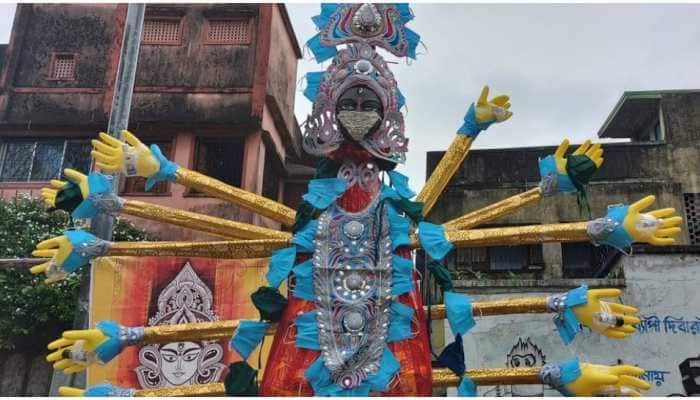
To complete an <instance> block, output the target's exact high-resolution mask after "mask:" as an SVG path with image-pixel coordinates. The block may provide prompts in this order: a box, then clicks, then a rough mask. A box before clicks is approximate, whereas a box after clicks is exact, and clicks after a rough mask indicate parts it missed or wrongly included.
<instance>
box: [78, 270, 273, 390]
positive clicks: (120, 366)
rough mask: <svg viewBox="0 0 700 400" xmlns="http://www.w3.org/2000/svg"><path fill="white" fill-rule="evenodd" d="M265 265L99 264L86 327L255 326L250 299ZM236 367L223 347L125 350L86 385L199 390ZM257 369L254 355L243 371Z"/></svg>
mask: <svg viewBox="0 0 700 400" xmlns="http://www.w3.org/2000/svg"><path fill="white" fill-rule="evenodd" d="M267 264H268V259H255V260H217V259H209V258H181V257H139V258H135V257H105V258H101V259H98V260H97V261H96V262H95V263H94V265H93V269H92V271H93V273H92V282H91V294H90V326H91V327H94V326H95V324H96V323H97V322H99V321H101V320H112V321H116V322H118V323H120V324H122V325H124V326H154V325H171V324H182V323H191V322H206V321H216V320H230V319H258V318H259V315H258V312H257V310H256V309H255V307H254V306H253V304H252V302H251V300H250V295H251V293H253V292H254V291H255V290H257V288H258V287H259V286H261V285H263V284H265V272H266V271H267ZM271 342H272V340H265V343H266V344H267V345H269V344H270V343H271ZM266 353H267V346H265V347H264V349H263V355H266ZM264 358H265V357H263V360H262V365H264V361H265V360H264ZM239 360H240V357H239V356H238V354H237V353H236V352H235V351H231V350H230V349H229V346H228V341H227V340H221V341H218V342H212V341H202V342H177V343H167V344H154V345H145V346H142V347H141V348H137V347H129V348H127V349H125V350H124V351H123V352H122V354H121V355H120V356H118V357H117V358H115V359H114V360H112V361H111V362H110V363H108V364H107V365H104V366H102V365H93V366H90V368H88V377H87V380H88V385H94V384H99V383H104V382H106V381H109V382H112V383H114V384H116V385H119V386H122V387H128V388H134V389H154V388H161V387H172V386H180V385H193V384H205V383H212V382H220V381H222V380H223V378H224V377H225V376H226V372H227V368H228V365H229V364H230V363H232V362H235V361H239ZM257 361H258V352H257V351H256V352H255V353H253V354H252V355H251V357H250V359H249V363H250V364H251V366H253V367H254V368H257Z"/></svg>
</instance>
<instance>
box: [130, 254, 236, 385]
mask: <svg viewBox="0 0 700 400" xmlns="http://www.w3.org/2000/svg"><path fill="white" fill-rule="evenodd" d="M213 300H214V299H213V295H212V291H211V290H210V289H209V287H207V285H206V284H205V283H204V282H203V281H202V280H201V279H200V278H199V276H197V274H196V273H195V271H194V269H192V266H191V265H190V263H189V262H187V263H186V264H185V265H184V267H183V268H182V270H180V272H179V273H178V274H177V276H176V277H175V279H173V281H172V282H170V283H169V284H168V285H167V286H166V287H165V288H164V289H163V290H162V291H161V292H160V294H159V295H158V303H157V306H158V307H157V312H156V313H155V315H152V316H151V318H149V320H148V325H149V326H154V325H176V324H185V323H192V322H207V321H216V320H218V316H217V315H216V314H215V313H214V310H213V307H212V306H213ZM223 356H224V350H223V348H222V347H221V345H220V344H218V343H216V342H211V341H202V342H176V343H168V344H165V345H159V344H153V345H148V346H144V347H142V348H141V350H140V351H139V363H140V364H141V365H140V366H139V367H137V368H136V369H135V372H136V375H137V377H138V380H139V383H140V384H141V387H142V388H144V389H154V388H161V387H172V386H180V385H196V384H205V383H212V382H217V381H218V380H219V378H220V377H221V374H222V372H223V371H224V367H225V365H224V364H222V363H221V362H220V361H221V360H222V358H223Z"/></svg>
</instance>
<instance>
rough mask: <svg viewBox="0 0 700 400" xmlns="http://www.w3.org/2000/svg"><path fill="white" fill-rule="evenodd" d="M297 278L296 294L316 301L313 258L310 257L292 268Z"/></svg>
mask: <svg viewBox="0 0 700 400" xmlns="http://www.w3.org/2000/svg"><path fill="white" fill-rule="evenodd" d="M292 271H293V272H294V276H295V278H296V286H294V291H293V293H294V296H295V297H296V298H298V299H302V300H308V301H314V272H313V260H311V259H309V260H306V261H304V262H303V263H301V264H298V265H297V266H295V267H294V268H292Z"/></svg>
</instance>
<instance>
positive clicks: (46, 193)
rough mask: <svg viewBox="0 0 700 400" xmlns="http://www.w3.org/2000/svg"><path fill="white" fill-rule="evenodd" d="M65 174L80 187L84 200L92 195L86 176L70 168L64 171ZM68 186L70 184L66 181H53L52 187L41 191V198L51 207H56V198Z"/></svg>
mask: <svg viewBox="0 0 700 400" xmlns="http://www.w3.org/2000/svg"><path fill="white" fill-rule="evenodd" d="M63 174H64V175H65V176H66V179H68V180H69V181H71V182H73V183H75V184H77V185H78V187H80V194H81V195H82V196H83V199H86V198H87V197H88V196H89V195H90V187H89V186H88V179H87V176H86V175H85V174H82V173H80V172H78V171H76V170H74V169H70V168H66V169H65V170H63ZM67 184H68V182H66V181H59V180H57V179H52V180H51V186H52V187H50V188H42V189H41V196H42V197H43V198H44V202H46V204H48V205H49V207H56V196H57V195H58V191H59V190H60V189H62V188H63V187H64V186H66V185H67Z"/></svg>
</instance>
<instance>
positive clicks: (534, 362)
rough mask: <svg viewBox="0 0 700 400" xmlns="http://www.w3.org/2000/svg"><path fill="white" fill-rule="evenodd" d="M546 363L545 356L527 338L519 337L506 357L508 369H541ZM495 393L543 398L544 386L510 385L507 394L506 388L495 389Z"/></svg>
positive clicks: (498, 394)
mask: <svg viewBox="0 0 700 400" xmlns="http://www.w3.org/2000/svg"><path fill="white" fill-rule="evenodd" d="M546 363H547V358H546V356H545V355H544V353H543V352H542V350H541V349H540V348H539V346H537V345H535V344H534V343H532V340H531V339H530V338H529V337H528V338H525V339H523V338H521V337H519V338H518V341H517V342H516V343H515V345H513V347H512V348H511V349H510V351H509V352H508V355H507V356H506V367H508V368H527V367H541V366H543V365H545V364H546ZM496 392H497V393H496V395H497V396H502V395H507V394H510V395H511V396H513V397H516V396H517V397H528V396H543V395H544V385H511V386H510V393H507V388H503V387H497V388H496Z"/></svg>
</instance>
